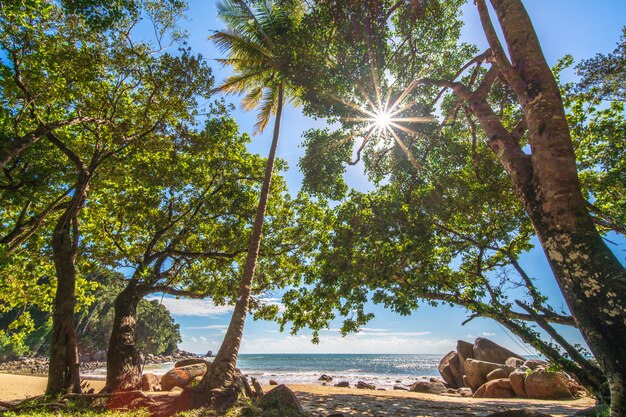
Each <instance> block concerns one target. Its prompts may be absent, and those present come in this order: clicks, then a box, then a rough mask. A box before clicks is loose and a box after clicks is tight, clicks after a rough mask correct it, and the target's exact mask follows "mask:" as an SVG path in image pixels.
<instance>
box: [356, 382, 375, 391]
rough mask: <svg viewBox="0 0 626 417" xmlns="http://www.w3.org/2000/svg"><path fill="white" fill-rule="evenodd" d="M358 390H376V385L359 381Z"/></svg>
mask: <svg viewBox="0 0 626 417" xmlns="http://www.w3.org/2000/svg"><path fill="white" fill-rule="evenodd" d="M356 387H357V388H358V389H376V386H375V385H374V384H368V383H367V382H363V381H359V382H357V383H356Z"/></svg>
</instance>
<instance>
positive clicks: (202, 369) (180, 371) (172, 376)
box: [161, 363, 207, 391]
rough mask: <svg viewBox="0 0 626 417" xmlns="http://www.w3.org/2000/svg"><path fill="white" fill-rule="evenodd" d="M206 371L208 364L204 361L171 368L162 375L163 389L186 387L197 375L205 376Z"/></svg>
mask: <svg viewBox="0 0 626 417" xmlns="http://www.w3.org/2000/svg"><path fill="white" fill-rule="evenodd" d="M206 371H207V366H206V365H205V364H203V363H197V364H195V365H187V366H182V367H180V368H174V369H171V370H169V371H168V372H167V373H166V374H165V375H163V377H161V389H162V390H163V391H170V390H171V389H172V388H174V387H181V388H182V387H185V386H187V384H189V383H190V382H191V381H192V380H193V379H194V378H195V377H197V376H203V375H204V374H205V373H206Z"/></svg>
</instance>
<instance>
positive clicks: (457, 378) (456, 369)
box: [450, 353, 465, 388]
mask: <svg viewBox="0 0 626 417" xmlns="http://www.w3.org/2000/svg"><path fill="white" fill-rule="evenodd" d="M460 358H461V357H460V356H459V355H458V353H457V355H456V359H454V360H451V361H450V372H451V373H452V376H453V377H454V382H455V384H456V387H455V388H462V387H464V386H465V384H464V383H463V367H462V366H461V362H460Z"/></svg>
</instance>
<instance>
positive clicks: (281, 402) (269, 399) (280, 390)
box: [258, 384, 303, 413]
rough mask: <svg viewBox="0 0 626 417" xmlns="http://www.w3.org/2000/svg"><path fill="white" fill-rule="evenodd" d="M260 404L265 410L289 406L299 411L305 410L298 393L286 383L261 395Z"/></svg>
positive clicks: (288, 407)
mask: <svg viewBox="0 0 626 417" xmlns="http://www.w3.org/2000/svg"><path fill="white" fill-rule="evenodd" d="M258 405H259V407H261V408H262V409H263V410H271V409H275V410H281V409H285V408H287V409H292V410H294V411H297V412H299V413H302V412H303V409H302V405H301V404H300V401H299V400H298V398H297V397H296V394H294V393H293V391H292V390H290V389H289V387H287V386H286V385H285V384H281V385H278V386H277V387H276V388H272V390H271V391H269V392H268V393H267V394H265V395H264V396H263V397H261V399H260V400H259V404H258Z"/></svg>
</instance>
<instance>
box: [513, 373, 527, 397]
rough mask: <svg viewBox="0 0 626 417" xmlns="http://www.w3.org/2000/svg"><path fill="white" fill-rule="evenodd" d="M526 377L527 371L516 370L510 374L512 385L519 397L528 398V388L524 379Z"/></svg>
mask: <svg viewBox="0 0 626 417" xmlns="http://www.w3.org/2000/svg"><path fill="white" fill-rule="evenodd" d="M525 379H526V372H524V371H520V370H515V371H513V372H511V373H510V374H509V380H510V381H511V387H512V388H513V392H515V396H516V397H519V398H526V397H527V395H526V388H525V387H524V380H525Z"/></svg>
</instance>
